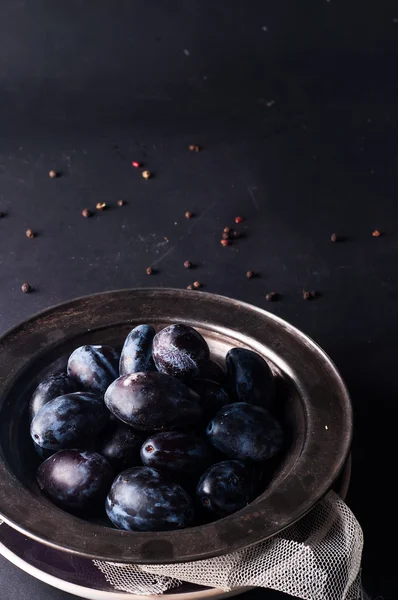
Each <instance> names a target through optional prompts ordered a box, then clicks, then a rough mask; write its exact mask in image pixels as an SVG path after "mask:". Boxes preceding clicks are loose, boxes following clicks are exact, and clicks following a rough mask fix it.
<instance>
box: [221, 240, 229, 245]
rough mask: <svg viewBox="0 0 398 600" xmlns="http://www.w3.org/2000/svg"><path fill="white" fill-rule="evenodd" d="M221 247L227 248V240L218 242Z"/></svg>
mask: <svg viewBox="0 0 398 600" xmlns="http://www.w3.org/2000/svg"><path fill="white" fill-rule="evenodd" d="M220 244H221V246H229V240H220Z"/></svg>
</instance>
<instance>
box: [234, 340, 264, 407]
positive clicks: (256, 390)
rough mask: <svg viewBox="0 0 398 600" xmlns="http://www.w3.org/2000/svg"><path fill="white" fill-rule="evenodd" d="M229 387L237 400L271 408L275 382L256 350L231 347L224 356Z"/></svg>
mask: <svg viewBox="0 0 398 600" xmlns="http://www.w3.org/2000/svg"><path fill="white" fill-rule="evenodd" d="M226 363H227V376H228V382H229V387H230V389H231V392H232V394H233V395H234V399H235V400H236V401H237V402H248V403H249V404H256V405H257V406H262V407H263V408H267V409H268V410H271V409H272V405H273V402H274V396H275V382H274V376H273V373H272V371H271V369H270V367H269V366H268V363H267V362H266V361H265V360H264V359H263V358H262V357H261V356H260V355H259V354H257V353H256V352H252V350H247V349H246V348H232V349H231V350H230V351H229V352H228V353H227V356H226Z"/></svg>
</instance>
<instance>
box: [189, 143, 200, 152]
mask: <svg viewBox="0 0 398 600" xmlns="http://www.w3.org/2000/svg"><path fill="white" fill-rule="evenodd" d="M189 150H190V151H191V152H199V150H200V148H199V146H198V145H197V144H191V145H190V146H189Z"/></svg>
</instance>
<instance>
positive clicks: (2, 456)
mask: <svg viewBox="0 0 398 600" xmlns="http://www.w3.org/2000/svg"><path fill="white" fill-rule="evenodd" d="M142 322H148V323H152V324H154V325H155V326H157V327H162V326H164V325H166V324H167V323H173V322H184V323H187V324H190V325H192V326H194V327H196V328H197V329H198V330H199V331H201V332H202V333H203V334H204V335H205V337H206V339H207V340H208V342H209V345H210V348H211V351H212V354H213V356H214V357H215V358H218V359H220V358H222V357H224V356H225V353H226V351H227V350H228V349H229V348H231V347H233V346H237V345H238V346H245V347H248V348H251V349H253V350H255V351H256V352H258V353H260V354H261V355H263V356H264V357H266V358H267V359H268V360H270V361H271V362H272V364H273V365H274V369H275V373H276V374H277V375H278V381H279V382H280V384H281V385H280V386H279V387H280V388H281V389H282V393H283V398H284V400H283V407H284V409H283V414H281V418H282V419H283V420H284V422H285V426H286V427H287V429H288V430H289V431H290V434H291V442H290V446H289V449H288V452H287V453H286V455H285V456H284V458H283V460H282V461H281V462H280V463H279V464H278V465H277V466H276V470H275V477H274V479H273V481H272V483H271V485H270V486H269V487H268V488H267V490H266V491H265V492H264V493H263V494H262V495H261V496H259V497H258V498H257V499H256V500H255V501H254V502H252V503H251V504H250V505H249V506H247V507H245V508H244V509H242V510H241V511H239V512H238V513H235V514H233V515H230V516H229V517H226V518H224V519H221V520H219V521H216V522H214V523H210V524H208V525H202V526H199V527H191V528H188V529H184V530H182V531H172V532H167V533H163V532H162V533H130V532H124V531H117V530H114V529H111V528H109V527H105V526H102V525H99V524H95V523H89V522H87V521H83V520H81V519H78V518H76V517H74V516H72V515H69V514H68V513H66V512H64V511H61V510H60V509H58V508H57V507H55V506H54V505H52V504H51V503H50V502H49V501H48V500H46V499H45V498H44V497H43V496H42V495H41V494H40V492H39V490H38V488H37V485H36V483H35V478H34V468H33V466H34V461H35V458H34V457H33V456H32V447H31V445H30V440H29V436H28V425H27V414H26V413H27V411H26V407H27V402H28V399H29V397H30V394H31V393H32V391H33V389H34V387H35V386H36V385H37V383H38V381H39V380H40V379H41V378H42V377H43V376H44V374H45V373H47V372H50V371H54V370H56V369H57V368H59V366H60V365H62V364H64V363H65V357H66V356H67V355H68V354H69V353H70V352H71V351H72V350H73V349H74V348H75V347H76V346H78V345H81V344H83V343H99V342H102V343H110V344H115V345H120V344H121V343H122V342H123V338H124V336H125V335H126V334H127V333H128V331H129V330H130V329H131V327H132V326H134V325H135V324H137V323H142ZM0 385H1V392H0V514H1V515H2V518H4V520H5V521H6V522H7V523H8V524H10V525H11V526H13V527H15V528H16V529H18V530H19V531H21V532H23V533H25V534H26V535H27V536H29V537H32V538H34V539H37V540H38V541H40V542H42V543H44V544H48V545H51V546H54V547H56V548H58V549H60V550H62V549H63V550H65V551H67V552H71V553H76V554H79V555H81V556H85V557H89V558H97V559H100V560H109V561H115V562H125V563H140V562H141V563H161V562H180V561H187V560H197V559H203V558H209V557H211V556H216V555H221V554H225V553H227V552H231V551H234V550H238V549H241V548H244V547H247V546H249V545H251V544H254V543H256V542H259V541H260V540H263V539H266V538H267V537H270V536H272V535H274V534H275V533H277V532H278V531H281V530H282V529H283V528H285V527H287V526H289V525H291V524H292V523H293V522H295V521H296V520H297V519H299V518H300V517H302V516H303V515H304V514H305V513H306V512H307V511H308V510H309V509H310V508H311V507H312V506H313V505H314V504H315V503H316V502H317V501H318V500H319V499H320V498H321V497H322V496H323V495H324V494H325V493H326V492H327V491H328V490H329V489H330V487H331V486H332V485H333V482H334V481H335V480H336V478H337V476H338V475H339V473H340V471H341V469H342V467H343V465H344V463H345V461H346V459H347V455H348V452H349V447H350V442H351V433H352V415H351V406H350V401H349V397H348V394H347V390H346V388H345V386H344V383H343V382H342V380H341V378H340V376H339V374H338V373H337V371H336V369H335V367H334V365H333V364H332V362H331V361H330V359H329V358H328V357H327V356H326V355H325V353H324V352H323V351H322V350H321V349H320V348H319V347H318V346H317V345H316V344H315V343H314V342H313V341H312V340H310V339H309V338H308V337H306V336H305V335H304V334H302V333H301V332H299V331H298V330H297V329H295V328H293V327H292V326H290V325H289V324H288V323H286V322H284V321H282V320H281V319H279V318H277V317H275V316H274V315H271V314H269V313H267V312H265V311H263V310H261V309H258V308H255V307H253V306H250V305H247V304H244V303H242V302H238V301H235V300H231V299H228V298H223V297H220V296H214V295H211V294H206V293H201V292H190V291H189V292H188V291H185V290H170V289H141V290H121V291H117V292H108V293H104V294H96V295H93V296H89V297H86V298H81V299H78V300H74V301H72V302H68V303H66V304H63V305H60V306H58V307H55V308H52V309H49V310H47V311H45V312H43V313H41V314H39V315H37V316H35V317H33V318H31V319H30V320H28V321H26V322H24V323H23V324H21V325H19V326H17V327H16V328H14V329H12V330H11V331H9V332H8V333H6V334H5V335H4V336H3V337H2V338H1V339H0Z"/></svg>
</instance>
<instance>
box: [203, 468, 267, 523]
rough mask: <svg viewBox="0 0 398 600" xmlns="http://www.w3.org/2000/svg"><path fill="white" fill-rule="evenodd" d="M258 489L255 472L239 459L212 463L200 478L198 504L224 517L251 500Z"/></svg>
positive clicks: (216, 515)
mask: <svg viewBox="0 0 398 600" xmlns="http://www.w3.org/2000/svg"><path fill="white" fill-rule="evenodd" d="M256 491H257V484H256V473H255V470H254V469H253V468H252V467H250V466H249V465H247V464H245V463H243V462H242V461H239V460H225V461H222V462H219V463H216V464H214V465H212V466H211V467H209V468H208V469H207V471H206V472H205V473H204V474H203V475H202V477H201V478H200V480H199V483H198V487H197V490H196V498H197V500H198V504H199V506H200V507H201V508H202V509H203V510H204V511H205V512H207V513H209V514H211V515H212V516H214V517H225V516H227V515H230V514H232V513H234V512H236V511H237V510H240V509H241V508H243V507H244V506H246V505H247V504H249V502H251V501H252V500H253V499H254V498H255V496H256Z"/></svg>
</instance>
